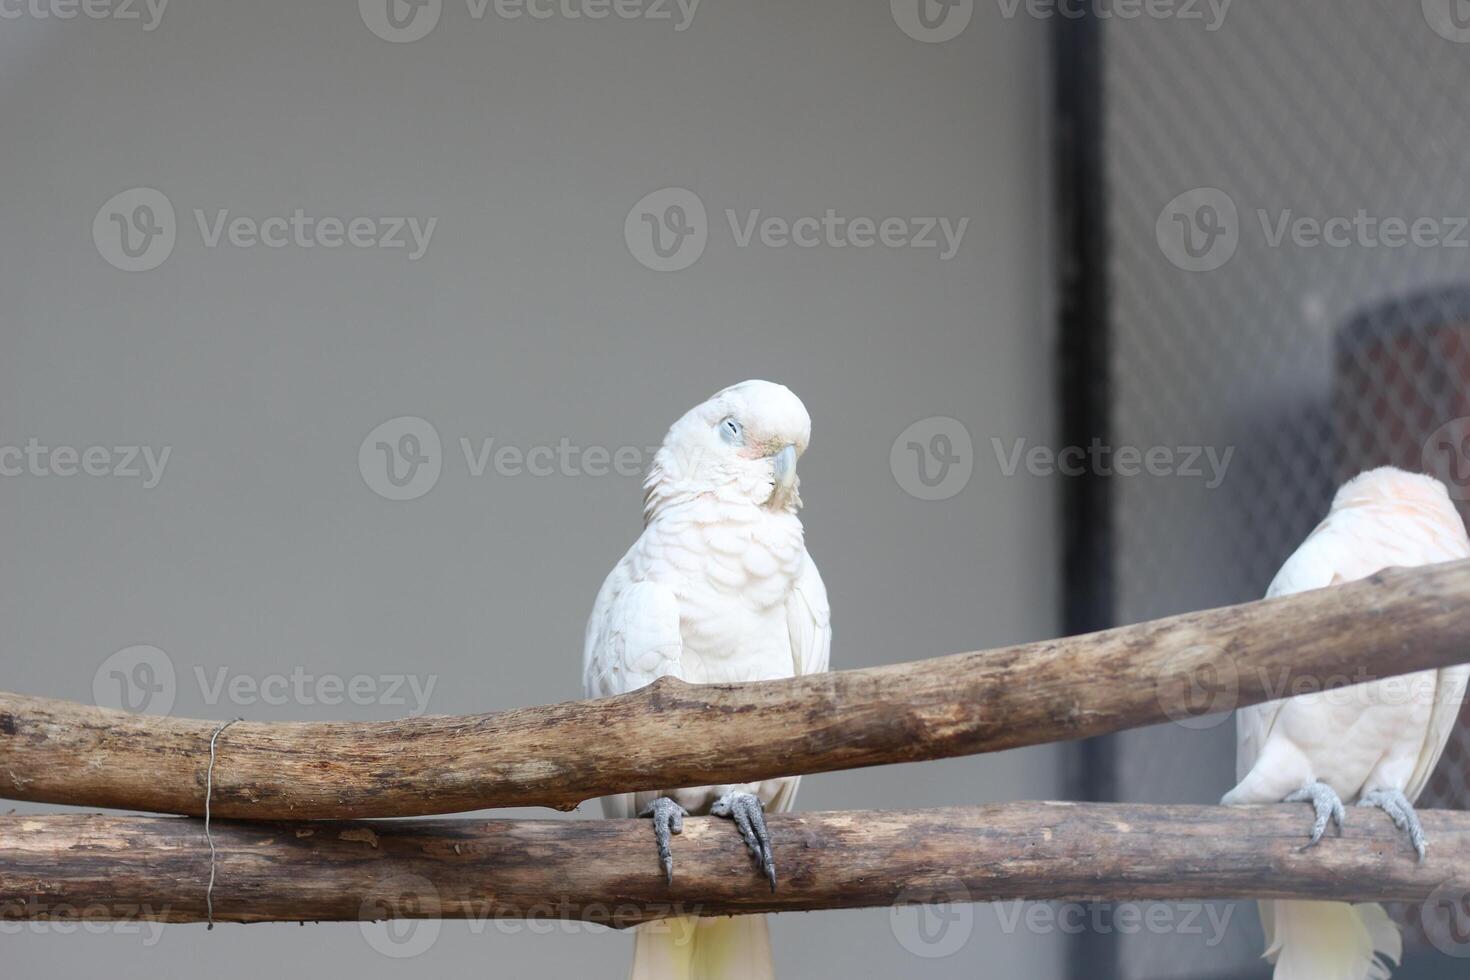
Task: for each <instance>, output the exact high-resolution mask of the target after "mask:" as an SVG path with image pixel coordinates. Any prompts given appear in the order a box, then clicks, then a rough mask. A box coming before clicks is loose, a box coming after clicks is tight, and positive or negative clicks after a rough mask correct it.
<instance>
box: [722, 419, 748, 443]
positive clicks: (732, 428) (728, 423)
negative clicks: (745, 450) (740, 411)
mask: <svg viewBox="0 0 1470 980" xmlns="http://www.w3.org/2000/svg"><path fill="white" fill-rule="evenodd" d="M720 438H721V439H723V440H725V441H726V442H727V443H729V444H730V445H732V446H743V445H744V444H745V429H744V428H743V427H742V426H741V425H740V423H739V422H737V421H736V420H735V419H733V418H728V419H725V421H723V422H721V423H720Z"/></svg>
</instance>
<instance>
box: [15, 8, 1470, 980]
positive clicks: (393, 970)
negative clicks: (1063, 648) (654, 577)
mask: <svg viewBox="0 0 1470 980" xmlns="http://www.w3.org/2000/svg"><path fill="white" fill-rule="evenodd" d="M1467 85H1470V4H1467V3H1464V2H1462V0H1443V2H1440V0H1422V2H1416V0H1289V2H1280V0H1277V2H1272V0H1233V2H1230V0H1213V2H1211V0H1198V2H1195V0H1177V2H1163V0H1159V2H1154V3H1148V4H1138V3H1129V2H1128V0H1111V2H1108V0H1098V2H1093V0H1086V2H1082V0H1060V2H1057V3H1051V2H1047V0H986V2H974V0H891V2H890V3H887V4H885V3H882V2H864V3H860V4H854V3H838V2H836V0H812V2H807V3H802V4H778V3H773V2H748V3H743V4H732V3H728V2H719V0H703V2H698V3H696V2H694V0H683V2H678V0H622V2H620V3H616V4H612V3H607V2H601V0H555V2H552V0H498V2H497V0H484V2H481V0H361V2H359V3H357V4H353V3H351V2H344V0H333V2H331V3H319V4H286V3H267V4H253V5H245V4H238V3H236V4H231V3H226V2H224V0H172V2H164V0H152V2H151V3H149V2H146V0H90V2H89V3H88V4H87V5H82V4H78V3H73V2H71V0H0V134H3V135H0V172H3V173H4V174H5V175H6V180H5V190H4V192H3V194H0V228H3V229H4V234H3V235H0V296H3V297H4V299H5V302H4V304H3V306H0V514H3V517H4V519H3V520H0V553H3V554H4V555H5V556H6V560H5V561H3V562H0V621H3V622H4V624H5V637H6V639H5V644H4V649H3V653H0V658H3V659H0V664H3V667H4V668H5V669H4V678H3V682H0V686H3V687H4V688H6V689H11V690H16V691H20V692H25V693H34V694H42V695H48V696H53V697H63V698H72V699H76V700H82V701H89V702H97V703H101V704H107V705H110V706H123V707H127V708H129V709H130V710H139V711H149V712H153V713H173V714H176V715H182V716H191V717H204V718H213V719H219V720H224V719H226V718H230V717H235V716H237V715H240V716H244V717H247V718H250V719H252V720H271V719H308V718H360V719H367V718H391V717H399V716H402V715H404V714H421V713H425V712H428V713H461V712H478V711H490V710H496V709H501V708H509V707H514V706H520V705H528V704H537V703H544V702H550V701H557V700H564V699H567V698H572V697H577V696H579V694H580V673H581V646H582V630H583V625H584V623H585V618H586V615H587V612H588V610H589V608H590V606H591V602H592V598H593V596H594V594H595V592H596V589H597V587H598V585H599V584H600V582H601V580H602V578H603V576H604V575H605V574H606V572H607V570H608V569H609V568H611V566H612V565H613V564H614V563H615V562H616V561H617V559H618V558H619V557H620V556H621V554H622V552H623V551H624V549H625V548H626V547H627V546H628V545H629V544H630V543H631V542H632V540H633V539H634V538H635V537H636V535H637V533H638V531H639V529H640V520H641V491H640V475H641V471H642V468H643V467H644V465H646V462H647V455H648V447H651V446H656V445H657V444H658V442H659V441H660V440H661V439H662V437H663V433H664V431H665V429H666V428H667V426H668V425H669V424H670V423H671V422H672V421H673V420H674V419H676V418H677V417H678V416H679V415H680V414H682V413H683V412H684V411H685V410H686V409H687V408H689V407H690V406H692V405H694V404H695V403H697V402H699V401H702V400H703V399H704V398H706V397H708V396H709V395H710V394H712V393H713V392H715V391H716V390H718V389H720V388H722V387H724V386H725V385H728V384H731V383H734V382H737V381H740V380H743V379H745V378H748V377H764V378H768V379H771V380H775V381H780V382H783V383H785V384H787V385H789V386H790V387H791V388H792V389H793V390H794V391H796V392H797V393H798V394H799V395H800V396H801V397H802V398H803V399H804V401H805V403H806V405H807V407H808V409H809V411H810V413H811V415H812V418H813V437H812V444H811V448H810V450H809V451H808V453H807V454H806V456H804V457H803V460H802V465H801V469H802V478H803V483H802V495H803V497H804V499H805V501H806V504H807V506H806V510H805V511H804V514H803V518H804V522H805V524H806V528H807V539H808V544H809V546H810V548H811V551H812V553H813V555H814V556H815V558H816V560H817V561H818V562H819V564H820V566H821V568H822V572H823V575H824V578H825V579H826V582H827V586H828V590H829V592H830V595H831V599H832V605H833V611H834V630H835V641H834V648H833V665H834V667H857V666H866V665H870V664H880V663H889V662H894V661H899V660H907V659H916V658H920V657H926V656H934V655H938V654H943V653H949V652H955V651H959V650H970V649H979V648H985V647H994V646H1000V645H1004V644H1008V643H1014V642H1020V641H1025V640H1033V639H1041V638H1046V637H1051V636H1056V635H1060V634H1063V633H1071V632H1079V631H1084V630H1090V629H1096V628H1102V627H1105V626H1108V625H1113V624H1117V623H1125V622H1133V621H1138V620H1143V619H1149V618H1153V617H1157V616H1163V615H1167V614H1170V613H1175V612H1180V611H1185V610H1190V609H1197V608H1202V607H1207V606H1214V605H1221V604H1225V603H1229V602H1237V601H1242V600H1246V599H1250V598H1254V597H1257V596H1259V595H1260V594H1261V593H1262V592H1263V591H1264V589H1265V587H1266V584H1267V583H1268V582H1269V581H1270V578H1271V576H1272V574H1273V573H1274V571H1275V569H1276V568H1277V566H1278V565H1279V564H1280V562H1281V561H1282V559H1283V558H1284V557H1285V556H1286V555H1287V554H1288V553H1289V552H1290V551H1291V550H1292V549H1293V548H1294V547H1295V546H1296V544H1297V543H1298V542H1299V541H1300V540H1301V538H1302V537H1304V536H1305V535H1306V533H1307V532H1308V531H1310V529H1311V528H1312V526H1313V525H1314V524H1315V523H1316V521H1317V520H1318V519H1319V518H1320V516H1321V514H1322V513H1323V512H1324V511H1325V509H1326V506H1327V503H1328V501H1329V499H1330V496H1331V493H1332V490H1333V488H1334V486H1335V485H1336V484H1337V483H1338V482H1339V481H1341V480H1342V479H1344V478H1345V477H1347V476H1349V475H1351V474H1352V473H1354V472H1356V471H1357V470H1359V469H1362V468H1365V467H1367V466H1371V465H1377V464H1380V463H1384V462H1395V463H1397V464H1399V465H1402V466H1406V467H1409V468H1414V469H1427V470H1429V471H1431V472H1434V473H1436V475H1439V476H1441V477H1442V478H1444V479H1446V480H1447V481H1448V482H1449V486H1450V487H1451V491H1452V493H1454V494H1456V496H1457V499H1464V498H1465V497H1467V496H1470V452H1467V445H1470V420H1467V416H1470V404H1466V402H1467V383H1470V336H1467V331H1470V293H1467V292H1463V291H1462V290H1464V288H1465V284H1466V276H1467V259H1470V248H1467V246H1470V231H1467V229H1466V224H1467V215H1470V206H1467V201H1470V194H1467V190H1470V188H1467V183H1470V178H1467V175H1466V171H1465V167H1464V163H1463V161H1464V159H1465V157H1466V155H1467V151H1470V126H1467V125H1466V124H1467V118H1466V117H1467V114H1470V113H1467V109H1466V102H1465V100H1464V98H1463V92H1464V91H1466V89H1467ZM1074 449H1075V450H1077V451H1076V452H1072V450H1074ZM1145 458H1146V459H1148V460H1150V461H1151V462H1149V463H1148V464H1147V465H1143V464H1142V463H1141V462H1140V461H1141V460H1143V459H1145ZM349 691H350V692H352V693H350V694H349V693H347V692H349ZM1467 747H1470V738H1467V737H1466V736H1465V735H1464V734H1463V733H1460V734H1457V736H1456V738H1455V739H1454V740H1453V741H1452V744H1451V748H1450V750H1449V751H1447V752H1446V754H1445V758H1444V760H1443V763H1442V766H1441V770H1440V772H1439V774H1438V775H1437V777H1436V779H1435V781H1434V784H1433V785H1432V787H1431V791H1430V795H1431V796H1432V799H1430V800H1427V801H1422V802H1428V803H1429V804H1430V805H1435V806H1451V807H1463V806H1464V804H1465V802H1466V800H1465V796H1466V784H1467V780H1466V770H1467V766H1470V751H1467ZM1233 773H1234V734H1233V725H1231V724H1230V723H1229V719H1228V717H1222V716H1219V715H1211V714H1208V713H1204V714H1202V716H1201V717H1199V718H1191V719H1186V720H1185V721H1184V722H1182V723H1179V724H1172V725H1168V726H1160V727H1159V728H1155V729H1150V730H1144V731H1139V732H1132V733H1128V734H1126V735H1123V736H1118V737H1114V738H1108V739H1102V740H1097V741H1094V742H1088V743H1084V744H1081V745H1067V746H1047V747H1041V748H1036V749H1027V750H1021V751H1017V752H1009V753H1002V754H998V755H992V756H984V757H977V758H970V759H959V760H950V761H946V762H941V763H929V764H921V765H908V766H901V767H889V768H884V769H878V770H870V771H861V772H849V773H836V774H828V775H819V776H814V777H808V778H807V779H805V780H804V781H803V784H802V791H801V797H800V801H799V804H798V805H799V806H801V807H802V808H803V809H842V808H852V809H857V808H881V807H899V806H940V805H950V804H967V803H981V802H991V801H1004V800H1018V799H1057V798H1063V799H1095V800H1112V799H1117V800H1132V801H1139V802H1202V803H1203V802H1214V801H1216V800H1217V799H1218V798H1219V796H1220V795H1221V793H1223V792H1224V791H1225V790H1227V789H1228V788H1229V787H1230V786H1231V785H1232V783H1233ZM15 806H16V808H17V809H18V810H20V811H21V812H40V811H44V810H48V809H53V808H49V807H41V806H34V805H28V804H15ZM481 816H536V817H557V816H559V815H556V814H549V813H545V812H542V811H496V812H494V813H493V814H492V813H487V814H483V815H481ZM596 816H598V812H597V808H596V807H595V806H591V807H588V806H584V807H583V808H582V810H581V812H579V813H575V814H570V815H567V818H568V819H591V818H594V817H596ZM1026 911H1027V910H1025V909H1023V908H1022V907H1020V906H1018V905H1015V904H1006V905H959V906H955V907H953V908H936V909H914V908H909V909H898V910H887V909H878V910H867V911H845V912H822V913H810V914H802V915H790V916H783V917H778V918H776V919H775V920H774V922H773V932H774V943H775V947H776V956H777V965H778V971H779V972H781V974H782V975H785V976H797V977H815V976H837V975H849V976H900V975H902V976H908V975H914V976H924V977H955V978H959V977H967V978H972V977H977V976H983V977H991V976H995V977H1011V976H1034V977H1055V978H1077V980H1083V978H1086V980H1092V978H1100V980H1108V978H1112V977H1120V978H1129V980H1133V978H1138V980H1163V978H1175V977H1180V978H1184V977H1188V978H1196V977H1197V978H1235V977H1239V978H1243V980H1244V978H1258V977H1262V976H1265V975H1266V970H1264V969H1263V967H1262V965H1261V963H1260V961H1259V954H1260V951H1261V946H1262V938H1261V933H1260V928H1259V925H1258V923H1257V921H1256V917H1255V911H1254V908H1253V907H1252V906H1251V905H1250V904H1249V903H1240V904H1235V905H1226V904H1219V905H1210V906H1200V905H1197V904H1196V905H1189V904H1187V903H1185V904H1179V905H1168V906H1163V907H1162V908H1161V909H1154V908H1151V907H1147V906H1146V907H1144V908H1142V909H1141V908H1140V907H1138V906H1131V907H1127V908H1126V909H1114V908H1111V907H1107V906H1096V907H1087V908H1076V907H1048V908H1047V910H1046V912H1047V913H1048V914H1045V915H1040V916H1037V915H1028V914H1026ZM1444 912H1445V910H1443V909H1440V910H1429V911H1424V910H1420V909H1400V910H1398V914H1399V915H1400V917H1401V919H1402V921H1403V922H1404V923H1405V925H1406V928H1407V930H1408V932H1409V934H1410V937H1411V939H1410V942H1411V945H1412V947H1413V951H1412V953H1411V956H1410V962H1409V963H1407V964H1406V965H1405V967H1404V968H1403V969H1401V970H1400V971H1399V972H1398V973H1397V974H1396V975H1397V976H1401V977H1421V978H1434V977H1441V976H1444V977H1449V976H1456V977H1460V976H1463V975H1464V969H1465V967H1464V963H1465V958H1466V957H1467V956H1470V931H1467V930H1466V929H1465V928H1464V926H1465V925H1466V923H1465V922H1464V921H1461V920H1460V919H1454V920H1453V921H1450V922H1448V923H1446V922H1442V921H1440V920H1439V919H1436V918H1435V916H1438V915H1441V914H1443V913H1444ZM1450 914H1451V915H1453V914H1454V910H1450ZM1140 922H1144V923H1148V924H1147V925H1140ZM1426 923H1427V926H1428V927H1427V928H1426ZM0 932H3V935H4V943H5V962H6V964H7V966H8V967H9V969H10V970H11V971H12V972H13V973H15V974H16V975H18V976H34V977H73V976H79V975H88V974H96V973H100V972H102V971H103V970H105V971H106V972H107V974H108V975H109V976H110V977H115V978H117V980H130V978H144V977H147V978H157V977H175V976H179V977H183V976H198V975H202V974H206V973H207V974H208V975H209V976H212V977H217V978H220V980H229V978H247V977H250V978H253V977H256V976H258V975H259V974H260V973H261V971H262V970H276V971H280V970H281V969H283V968H284V969H287V970H289V971H290V972H291V973H293V974H297V973H299V974H306V973H307V972H308V971H315V972H318V973H322V974H324V975H352V976H354V977H360V978H364V980H368V978H385V980H386V978H390V977H391V978H400V977H402V976H403V972H402V971H403V970H404V969H405V968H407V969H410V970H413V971H415V972H420V971H421V972H423V973H424V974H425V975H432V976H444V977H449V976H495V977H500V976H505V977H519V976H524V975H528V974H531V973H533V972H534V973H537V974H541V975H547V976H586V977H603V976H622V975H624V972H625V971H626V968H627V959H628V956H629V954H630V951H631V939H630V938H629V937H628V936H626V935H623V934H619V933H616V932H612V931H609V930H606V929H600V928H597V927H590V926H584V925H582V924H580V923H569V922H551V923H543V924H538V925H535V926H532V925H530V924H527V923H520V922H507V923H496V922H444V923H437V922H414V923H400V924H398V925H392V926H389V925H363V926H359V925H357V924H351V923H348V924H322V925H311V926H308V927H306V928H298V927H297V926H295V925H255V926H250V927H241V926H232V925H221V926H220V927H218V928H216V929H215V930H213V931H212V932H206V931H205V930H204V929H203V928H202V927H200V926H168V927H158V926H153V925H149V924H146V923H119V924H111V925H106V926H94V927H90V928H84V927H80V926H77V927H68V926H65V925H62V924H56V923H24V924H22V923H5V924H3V925H0Z"/></svg>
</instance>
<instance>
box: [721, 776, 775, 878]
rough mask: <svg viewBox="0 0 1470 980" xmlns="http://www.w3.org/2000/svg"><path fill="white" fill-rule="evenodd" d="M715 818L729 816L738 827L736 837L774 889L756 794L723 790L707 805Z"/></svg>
mask: <svg viewBox="0 0 1470 980" xmlns="http://www.w3.org/2000/svg"><path fill="white" fill-rule="evenodd" d="M709 812H710V813H712V814H714V815H715V816H717V817H729V818H730V819H731V820H734V821H735V826H736V827H737V828H739V830H740V839H741V840H743V841H745V847H746V849H747V850H748V851H750V856H751V857H753V858H755V860H756V863H757V864H759V865H760V866H761V871H763V872H764V873H765V876H766V879H767V880H768V881H770V883H771V891H775V890H776V862H775V861H774V860H773V859H772V858H771V837H770V835H769V834H767V833H766V815H765V809H764V808H763V807H762V806H761V801H760V799H759V798H758V797H756V796H754V795H752V794H750V793H726V794H725V795H724V796H722V797H720V798H719V799H718V800H716V801H715V805H714V806H712V807H710V810H709Z"/></svg>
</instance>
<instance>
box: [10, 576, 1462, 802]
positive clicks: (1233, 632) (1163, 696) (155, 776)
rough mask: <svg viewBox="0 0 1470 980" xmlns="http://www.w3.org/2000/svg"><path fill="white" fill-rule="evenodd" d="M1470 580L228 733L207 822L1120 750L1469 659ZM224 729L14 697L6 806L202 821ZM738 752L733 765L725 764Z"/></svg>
mask: <svg viewBox="0 0 1470 980" xmlns="http://www.w3.org/2000/svg"><path fill="white" fill-rule="evenodd" d="M1467 637H1470V562H1457V563H1453V564H1446V565H1439V566H1434V567H1430V568H1420V569H1414V570H1392V571H1387V572H1384V573H1381V574H1379V575H1375V576H1373V577H1372V578H1370V579H1367V580H1364V581H1362V582H1357V583H1353V584H1350V585H1344V586H1340V587H1336V588H1331V589H1324V590H1320V591H1317V592H1311V593H1306V594H1303V595H1297V596H1292V597H1289V598H1282V599H1274V600H1270V601H1264V602H1254V603H1248V604H1245V605H1242V606H1234V607H1229V608H1224V609H1214V610H1209V611H1206V612H1199V613H1190V614H1187V615H1184V616H1175V617H1173V618H1170V619H1162V620H1157V621H1154V622H1149V623H1141V624H1139V625H1136V626H1127V627H1123V628H1121V629H1115V630H1109V631H1107V632H1103V633H1094V634H1090V635H1087V636H1078V637H1069V638H1066V639H1059V640H1048V641H1044V642H1040V643H1028V644H1024V645H1021V646H1013V647H1007V648H1004V649H999V650H991V651H986V652H979V653H964V654H957V655H954V656H948V657H939V658H936V659H933V660H923V661H917V662H914V663H905V664H895V665H892V666H885V667H871V668H866V669H863V670H850V671H839V672H835V673H831V674H819V675H814V676H808V677H798V678H795V679H792V680H786V681H769V682H761V683H753V684H721V685H704V686H691V685H688V684H684V683H682V682H680V681H677V680H673V679H670V678H665V679H663V680H661V681H658V682H657V683H655V684H653V685H651V686H649V687H647V688H644V689H643V690H641V691H637V692H634V693H632V694H628V695H624V696H622V697H617V698H609V699H604V700H595V701H576V702H566V703H562V704H554V705H547V706H544V707H537V708H520V709H516V710H512V711H504V712H500V713H497V714H486V715H472V716H465V717H426V718H415V719H408V720H404V721H396V722H374V723H344V722H311V723H293V724H261V723H254V722H249V721H244V722H240V723H238V724H235V725H233V726H232V727H230V728H229V730H228V731H226V732H225V733H224V734H223V735H222V736H221V737H220V739H219V753H218V761H217V764H216V766H215V771H214V800H213V811H214V813H215V815H216V816H221V817H247V818H254V819H277V818H287V819H294V818H348V817H388V816H411V815H422V814H431V813H451V812H456V811H466V810H473V809H479V808H481V807H488V806H526V805H540V806H551V807H557V808H561V809H569V808H570V807H572V806H574V805H576V804H577V803H579V802H580V801H582V800H586V799H588V798H591V797H596V796H601V795H606V794H609V793H613V792H623V791H629V790H639V789H667V788H673V787H680V786H701V785H709V784H717V783H730V782H744V781H750V780H757V779H764V778H768V777H772V776H778V775H787V774H792V773H812V772H825V771H829V770H834V769H851V768H856V767H860V766H876V765H883V764H887V763H896V762H913V761H916V760H921V759H940V758H946V757H949V756H957V755H968V754H973V753H978V752H993V751H997V750H1000V749H1009V748H1014V747H1016V746H1021V745H1035V744H1038V743H1043V742H1056V741H1063V740H1067V739H1075V738H1083V737H1086V736H1091V735H1099V734H1102V733H1105V732H1114V731H1118V730H1120V729H1125V728H1135V727H1138V726H1141V725H1148V724H1153V723H1156V722H1162V721H1166V720H1169V719H1170V718H1173V719H1179V718H1183V717H1188V716H1193V715H1198V714H1200V713H1203V712H1205V711H1209V712H1217V711H1228V710H1230V709H1232V708H1235V707H1239V706H1241V705H1245V704H1253V703H1256V702H1259V701H1263V700H1270V699H1271V698H1274V697H1278V696H1281V695H1284V694H1298V693H1303V692H1304V691H1306V690H1311V689H1316V688H1319V687H1320V686H1322V685H1323V684H1325V685H1326V686H1332V687H1337V686H1342V685H1345V684H1350V683H1359V682H1362V681H1365V680H1371V679H1376V678H1380V677H1384V676H1389V675H1394V674H1402V673H1408V672H1412V671H1416V670H1421V669H1425V668H1431V667H1441V666H1446V665H1450V664H1455V663H1460V662H1463V661H1466V660H1470V644H1467V639H1466V638H1467ZM216 727H217V723H216V722H209V721H190V720H186V719H176V718H158V717H149V716H135V715H130V714H126V713H124V712H118V711H106V710H102V709H99V708H92V707H84V706H82V705H78V704H73V703H69V702H65V701H55V700H49V699H45V698H34V697H25V696H21V695H15V694H0V793H3V794H4V795H6V796H10V797H12V798H15V799H26V800H37V801H44V802H51V803H72V804H80V805H86V806H103V807H118V808H123V809H135V810H155V811H162V812H172V813H187V814H198V813H201V812H202V811H203V806H204V784H205V770H206V768H207V761H208V757H209V752H208V746H209V738H210V735H211V733H212V732H213V731H214V729H215V728H216ZM730 746H738V747H739V751H738V752H733V753H732V752H731V751H730V748H729V747H730Z"/></svg>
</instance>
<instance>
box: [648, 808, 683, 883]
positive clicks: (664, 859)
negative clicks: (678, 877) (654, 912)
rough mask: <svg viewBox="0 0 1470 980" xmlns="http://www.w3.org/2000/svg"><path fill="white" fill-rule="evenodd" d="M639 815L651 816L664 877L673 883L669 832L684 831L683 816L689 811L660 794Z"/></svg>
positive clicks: (672, 857)
mask: <svg viewBox="0 0 1470 980" xmlns="http://www.w3.org/2000/svg"><path fill="white" fill-rule="evenodd" d="M638 816H640V817H652V818H653V840H654V843H655V844H657V845H658V858H659V861H660V862H661V863H662V864H663V866H664V877H665V878H667V879H668V881H669V884H671V885H672V884H673V883H674V851H673V848H672V847H671V846H670V843H669V835H670V834H682V833H683V832H684V818H685V817H687V816H689V811H688V810H686V809H684V808H683V807H682V806H680V805H679V804H677V803H675V802H674V801H673V800H671V799H669V798H668V797H667V796H660V797H659V798H658V799H656V800H654V801H653V802H652V803H650V804H648V806H646V807H644V808H643V812H642V813H639V814H638Z"/></svg>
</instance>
